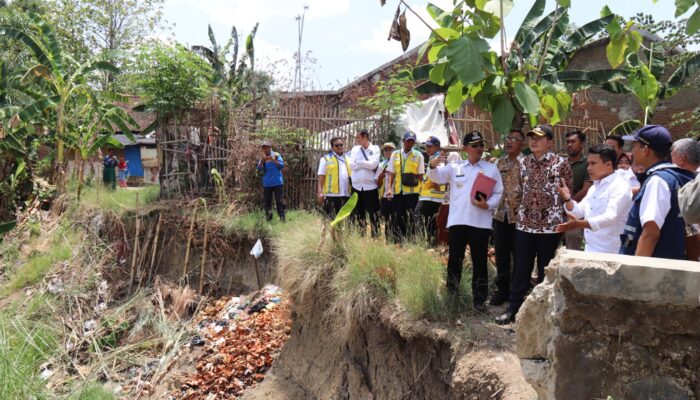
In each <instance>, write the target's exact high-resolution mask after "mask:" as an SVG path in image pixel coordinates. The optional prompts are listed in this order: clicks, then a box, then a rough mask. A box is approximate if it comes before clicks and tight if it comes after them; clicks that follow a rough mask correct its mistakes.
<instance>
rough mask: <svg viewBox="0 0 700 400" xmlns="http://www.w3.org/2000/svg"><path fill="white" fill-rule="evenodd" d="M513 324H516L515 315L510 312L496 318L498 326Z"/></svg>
mask: <svg viewBox="0 0 700 400" xmlns="http://www.w3.org/2000/svg"><path fill="white" fill-rule="evenodd" d="M511 322H515V313H514V312H512V311H510V310H508V311H506V312H504V313H503V314H501V315H499V316H498V317H496V323H497V324H498V325H506V324H510V323H511Z"/></svg>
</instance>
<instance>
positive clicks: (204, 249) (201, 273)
mask: <svg viewBox="0 0 700 400" xmlns="http://www.w3.org/2000/svg"><path fill="white" fill-rule="evenodd" d="M206 207H207V206H206V204H205V205H204V209H205V210H206ZM208 239H209V223H208V222H207V219H206V212H205V218H204V244H203V245H202V267H201V268H200V270H199V294H204V266H205V265H206V264H205V263H206V261H207V241H208Z"/></svg>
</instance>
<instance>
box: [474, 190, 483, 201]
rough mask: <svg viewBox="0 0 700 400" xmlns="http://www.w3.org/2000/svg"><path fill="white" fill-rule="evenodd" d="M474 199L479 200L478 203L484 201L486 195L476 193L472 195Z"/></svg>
mask: <svg viewBox="0 0 700 400" xmlns="http://www.w3.org/2000/svg"><path fill="white" fill-rule="evenodd" d="M474 198H475V199H477V200H479V201H481V200H486V193H484V192H479V191H477V192H476V194H475V195H474Z"/></svg>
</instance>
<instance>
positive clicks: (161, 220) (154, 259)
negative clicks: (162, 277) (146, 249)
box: [147, 212, 163, 282]
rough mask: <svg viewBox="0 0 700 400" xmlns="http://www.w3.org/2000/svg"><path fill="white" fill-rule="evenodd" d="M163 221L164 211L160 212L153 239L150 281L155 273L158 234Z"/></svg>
mask: <svg viewBox="0 0 700 400" xmlns="http://www.w3.org/2000/svg"><path fill="white" fill-rule="evenodd" d="M162 222H163V213H160V212H159V213H158V222H157V223H156V238H155V240H154V241H153V249H152V250H151V266H150V268H149V269H148V281H147V282H150V281H151V276H152V275H153V266H154V265H155V263H156V254H157V253H158V236H159V235H160V224H161V223H162Z"/></svg>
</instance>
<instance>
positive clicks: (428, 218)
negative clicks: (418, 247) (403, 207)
mask: <svg viewBox="0 0 700 400" xmlns="http://www.w3.org/2000/svg"><path fill="white" fill-rule="evenodd" d="M440 205H442V203H438V202H435V201H430V200H420V201H418V205H417V206H416V214H418V215H420V216H421V220H422V223H423V226H422V227H419V228H418V233H419V234H422V235H423V236H424V237H425V238H426V239H427V240H428V243H430V245H431V246H435V245H436V244H437V214H438V210H440Z"/></svg>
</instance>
